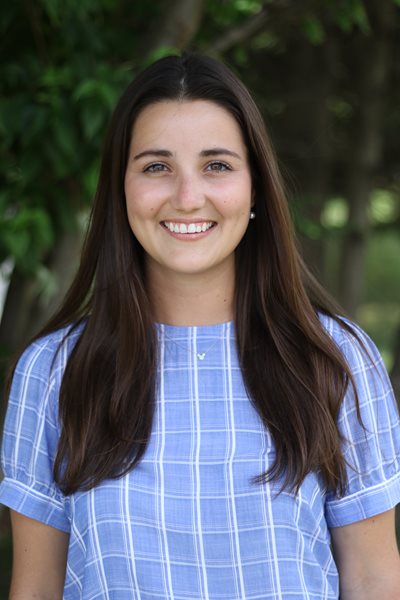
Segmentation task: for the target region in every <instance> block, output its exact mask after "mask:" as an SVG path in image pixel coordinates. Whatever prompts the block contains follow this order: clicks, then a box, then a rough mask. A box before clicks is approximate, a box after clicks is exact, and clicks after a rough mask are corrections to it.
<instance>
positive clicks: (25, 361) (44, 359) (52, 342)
mask: <svg viewBox="0 0 400 600" xmlns="http://www.w3.org/2000/svg"><path fill="white" fill-rule="evenodd" d="M83 329H84V325H83V324H82V323H78V324H76V325H72V324H71V325H68V326H66V327H63V328H61V329H58V330H56V331H53V332H51V333H49V334H47V335H45V336H43V337H39V338H37V339H36V340H34V341H33V342H32V343H31V344H29V345H28V346H27V347H26V348H25V350H24V351H23V352H22V353H21V355H20V357H19V358H18V360H17V362H16V366H15V370H14V378H15V377H17V378H18V377H22V378H24V377H33V378H35V379H37V380H46V381H49V378H52V377H56V376H57V374H60V373H62V372H63V371H64V369H65V366H66V363H67V360H68V357H69V355H70V353H71V351H72V349H73V348H74V346H75V344H76V342H77V341H78V339H79V337H80V335H81V333H82V331H83Z"/></svg>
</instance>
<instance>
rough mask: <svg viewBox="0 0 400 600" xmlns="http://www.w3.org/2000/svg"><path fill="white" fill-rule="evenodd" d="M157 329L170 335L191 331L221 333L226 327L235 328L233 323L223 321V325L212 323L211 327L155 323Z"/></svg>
mask: <svg viewBox="0 0 400 600" xmlns="http://www.w3.org/2000/svg"><path fill="white" fill-rule="evenodd" d="M155 326H156V329H157V330H158V331H162V330H164V331H166V332H169V333H184V332H189V331H197V332H200V331H201V332H208V331H209V332H212V331H219V330H221V329H223V328H224V327H229V326H233V321H223V322H222V323H212V324H209V325H171V324H169V323H159V322H156V323H155Z"/></svg>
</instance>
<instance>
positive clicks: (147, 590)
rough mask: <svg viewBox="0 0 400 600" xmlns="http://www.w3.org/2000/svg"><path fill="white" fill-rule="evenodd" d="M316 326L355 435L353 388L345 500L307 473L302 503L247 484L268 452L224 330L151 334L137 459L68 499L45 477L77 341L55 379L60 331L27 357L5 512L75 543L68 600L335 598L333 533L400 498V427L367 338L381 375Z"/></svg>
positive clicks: (347, 341) (11, 435)
mask: <svg viewBox="0 0 400 600" xmlns="http://www.w3.org/2000/svg"><path fill="white" fill-rule="evenodd" d="M323 323H324V325H325V327H326V328H327V330H328V332H329V334H330V335H331V336H333V338H334V339H335V340H336V342H337V344H338V345H339V346H340V347H341V349H342V351H343V353H344V355H345V356H346V358H347V360H348V363H349V365H350V366H351V369H352V372H353V374H354V378H355V380H356V384H357V387H358V392H359V397H360V403H361V413H362V419H363V423H364V425H365V428H366V429H365V430H364V429H362V428H361V426H360V424H359V422H358V420H357V416H356V411H355V407H354V400H353V395H352V392H351V390H350V391H349V392H348V394H347V397H346V399H345V402H344V404H343V407H342V410H341V414H340V418H339V427H340V429H341V431H342V432H343V435H344V437H345V439H346V440H347V443H346V445H345V448H344V451H345V455H346V459H347V460H348V462H349V464H350V465H352V467H353V468H349V473H348V476H349V485H348V491H347V494H346V496H345V497H343V498H340V499H339V498H336V497H335V496H334V495H333V494H331V493H326V490H325V489H324V487H323V485H322V484H321V481H320V479H319V477H318V475H317V474H311V475H309V476H308V477H306V479H305V481H304V483H303V485H302V486H301V489H300V491H299V493H298V494H297V495H295V494H294V493H289V492H287V491H285V492H283V493H281V494H280V495H276V492H277V490H278V488H279V485H278V484H274V483H271V484H267V485H259V484H256V483H253V482H252V478H253V477H254V476H255V475H258V474H260V473H261V472H263V471H265V470H266V469H267V468H268V466H269V465H270V464H271V461H272V460H273V457H274V446H273V443H272V441H271V437H270V435H269V433H268V431H265V429H264V428H263V426H262V424H261V422H260V419H259V417H258V415H257V413H256V411H255V410H254V408H253V407H252V405H251V403H250V401H249V399H248V397H247V395H246V392H245V389H244V386H243V381H242V376H241V372H240V369H239V366H238V360H237V355H236V347H235V336H234V327H233V324H232V323H224V324H219V325H212V326H206V327H173V326H166V325H159V326H158V330H159V337H160V360H159V371H158V377H159V392H158V397H157V408H156V414H155V421H154V426H153V431H152V435H151V439H150V443H149V445H148V448H147V451H146V453H145V456H144V458H143V460H142V461H141V463H140V464H139V465H138V467H137V468H135V469H134V470H133V471H132V472H130V473H129V474H128V475H126V476H124V477H122V478H121V479H118V480H107V481H104V482H103V483H102V484H100V485H99V486H98V487H96V488H95V489H92V490H90V491H88V492H82V491H80V492H77V493H75V494H73V495H71V496H69V497H65V496H63V495H62V493H61V492H60V490H59V489H58V488H57V486H56V485H55V484H54V481H53V477H52V467H53V460H54V456H55V452H56V449H57V442H58V438H59V433H60V431H59V421H58V412H57V410H58V409H57V401H58V391H59V387H60V382H61V378H62V374H63V371H64V368H65V364H66V360H67V357H68V354H69V352H70V350H71V348H72V346H73V344H74V343H75V341H76V339H77V336H78V335H79V332H75V333H73V334H72V335H71V336H70V337H69V339H68V341H67V342H66V343H65V344H64V345H63V346H62V350H61V352H60V353H59V354H58V355H57V357H56V360H55V363H54V365H53V369H51V365H52V361H53V359H54V356H55V352H56V349H57V347H58V345H59V343H60V340H61V339H62V337H63V335H64V333H65V331H60V332H58V333H55V334H52V335H50V336H48V337H46V338H44V339H41V340H39V341H37V342H35V343H34V344H33V345H32V346H30V347H29V348H28V349H27V350H26V351H25V353H24V354H23V356H22V358H21V359H20V361H19V364H18V366H17V370H16V373H15V377H14V381H13V385H12V391H11V396H10V401H9V406H8V412H7V418H6V423H5V429H4V440H3V454H2V460H3V469H4V474H5V479H4V480H3V482H2V483H1V486H0V500H1V502H3V503H4V504H6V505H7V506H9V507H11V508H12V509H14V510H16V511H18V512H20V513H23V514H24V515H26V516H28V517H31V518H33V519H37V520H39V521H41V522H43V523H46V524H48V525H51V526H53V527H56V528H58V529H61V530H63V531H66V532H68V533H69V534H70V539H69V552H68V565H67V573H66V581H65V590H64V599H65V600H79V599H84V600H95V599H99V600H100V599H110V600H128V599H129V600H132V599H137V600H139V599H140V600H156V599H170V600H195V599H196V600H199V599H201V600H203V599H205V600H207V599H209V600H235V599H237V600H255V599H271V600H272V599H273V600H277V599H283V600H295V599H296V600H305V599H315V600H316V599H318V600H324V599H336V600H337V599H338V597H339V592H338V574H337V570H336V566H335V563H334V560H333V557H332V554H331V549H330V534H329V528H330V527H338V526H341V525H346V524H349V523H352V522H354V521H358V520H360V519H365V518H367V517H371V516H373V515H375V514H378V513H381V512H383V511H386V510H388V509H390V508H392V507H393V506H395V505H396V503H397V502H399V501H400V424H399V417H398V412H397V409H396V404H395V400H394V398H393V395H392V392H391V389H390V384H389V381H388V378H387V374H386V372H385V370H384V367H383V366H382V362H381V359H380V357H379V355H378V354H377V350H376V349H375V347H374V346H373V345H372V343H371V341H370V340H369V339H368V338H367V337H366V336H365V334H364V333H363V332H360V331H359V333H360V335H361V337H362V339H363V341H364V343H365V344H366V346H367V347H368V349H369V352H370V353H371V354H372V356H373V357H374V360H375V361H376V367H373V366H372V365H371V363H370V362H368V360H367V359H366V358H365V355H364V353H363V352H362V351H361V350H360V348H359V346H358V344H357V343H356V342H355V341H354V339H353V338H352V337H351V336H350V335H349V334H348V333H346V332H345V331H344V330H342V328H340V327H339V325H338V324H337V323H335V322H334V321H333V320H331V319H328V318H325V317H324V318H323ZM197 353H199V354H202V353H206V355H205V357H204V359H203V360H201V357H200V359H199V358H198V357H197Z"/></svg>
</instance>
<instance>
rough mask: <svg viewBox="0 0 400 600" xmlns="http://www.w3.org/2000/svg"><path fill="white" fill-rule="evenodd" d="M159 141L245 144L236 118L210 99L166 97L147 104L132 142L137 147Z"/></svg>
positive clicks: (137, 119)
mask: <svg viewBox="0 0 400 600" xmlns="http://www.w3.org/2000/svg"><path fill="white" fill-rule="evenodd" d="M157 141H159V142H164V143H165V142H169V143H170V144H172V143H179V142H181V141H183V142H185V141H186V142H187V141H190V142H192V143H196V142H197V143H198V144H206V145H208V146H209V145H210V144H211V145H213V143H214V142H215V144H219V143H221V142H222V141H225V143H228V142H229V143H231V144H235V145H239V146H240V145H241V146H244V141H243V135H242V132H241V129H240V126H239V124H238V123H237V121H236V119H235V118H234V117H233V116H232V115H231V113H230V112H229V111H228V110H226V109H225V108H223V107H222V106H220V105H219V104H217V103H215V102H212V101H209V100H168V101H167V100H166V101H161V102H156V103H153V104H150V105H148V106H146V107H145V108H144V109H143V110H142V111H141V112H140V113H139V115H138V116H137V118H136V121H135V123H134V126H133V130H132V140H131V143H132V145H134V146H135V147H136V146H142V145H147V144H154V143H155V142H157Z"/></svg>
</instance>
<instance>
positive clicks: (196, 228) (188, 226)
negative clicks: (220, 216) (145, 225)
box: [161, 221, 216, 234]
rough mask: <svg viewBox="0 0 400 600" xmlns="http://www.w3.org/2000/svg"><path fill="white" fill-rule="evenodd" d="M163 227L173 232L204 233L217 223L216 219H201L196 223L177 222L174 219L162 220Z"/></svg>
mask: <svg viewBox="0 0 400 600" xmlns="http://www.w3.org/2000/svg"><path fill="white" fill-rule="evenodd" d="M161 224H162V225H163V227H165V228H166V229H168V231H171V233H184V234H185V233H186V234H193V233H204V232H205V231H208V229H211V227H214V226H215V225H216V223H215V222H214V221H200V222H196V223H176V222H174V221H162V223H161Z"/></svg>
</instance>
